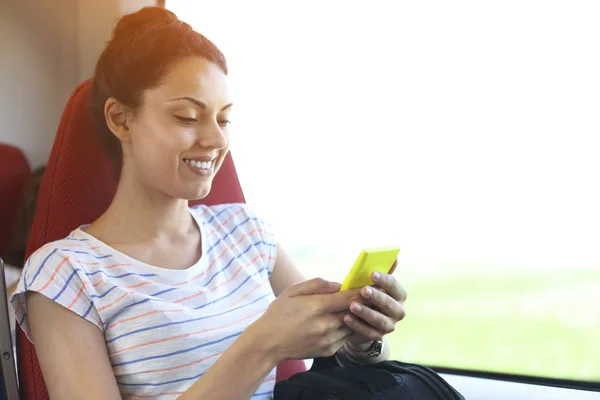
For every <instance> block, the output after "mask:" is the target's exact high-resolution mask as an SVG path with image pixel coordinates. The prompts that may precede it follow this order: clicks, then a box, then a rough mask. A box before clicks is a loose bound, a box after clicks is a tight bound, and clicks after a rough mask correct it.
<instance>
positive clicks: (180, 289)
mask: <svg viewBox="0 0 600 400" xmlns="http://www.w3.org/2000/svg"><path fill="white" fill-rule="evenodd" d="M190 211H191V214H192V215H193V217H194V218H195V219H196V221H197V223H198V226H199V227H200V231H201V237H202V257H201V258H200V260H199V261H198V262H197V263H196V264H195V265H193V266H192V267H190V268H188V269H185V270H171V269H165V268H159V267H155V266H152V265H149V264H145V263H142V262H140V261H137V260H134V259H132V258H131V257H128V256H127V255H125V254H123V253H120V252H119V251H117V250H115V249H113V248H112V247H110V246H108V245H106V244H105V243H103V242H101V241H99V240H97V239H95V238H94V237H93V236H91V235H89V234H87V233H85V231H84V229H85V227H82V228H83V229H82V228H78V229H76V230H75V231H73V232H72V233H71V234H70V235H69V236H68V237H67V238H65V239H62V240H58V241H56V242H52V243H50V244H48V245H46V246H44V247H42V248H41V249H39V250H38V251H36V252H35V253H34V254H33V255H32V256H31V257H30V258H29V260H28V261H27V263H26V267H25V269H24V271H23V275H22V276H21V280H20V282H19V285H18V287H17V290H16V291H15V294H14V295H13V297H12V299H11V303H12V306H13V307H14V308H15V315H16V317H17V321H18V322H19V324H20V326H21V327H22V329H23V330H24V332H25V333H26V334H27V335H28V336H29V323H28V320H27V304H26V301H25V295H24V293H25V292H26V291H28V290H31V291H35V292H39V293H42V294H44V295H45V296H47V297H48V298H50V299H52V300H53V301H55V302H56V303H58V304H60V305H62V306H63V307H66V308H68V309H69V310H71V311H73V312H75V313H76V314H78V315H80V316H81V317H83V318H85V319H86V320H88V321H89V322H91V323H92V324H94V325H96V326H97V327H98V329H100V330H101V331H102V332H103V334H104V338H105V340H106V347H107V349H108V354H109V357H110V363H111V365H112V368H113V371H114V374H115V377H116V379H117V383H118V385H119V389H120V391H121V395H122V397H123V398H124V399H143V398H160V399H170V398H176V397H178V396H179V395H180V394H181V393H183V392H184V391H185V390H186V389H187V388H189V387H190V386H191V385H192V384H193V383H194V382H196V381H197V380H198V378H199V377H201V376H202V375H203V374H204V373H205V372H206V371H207V369H208V368H209V367H210V366H211V365H212V364H213V363H214V362H215V361H216V360H217V359H218V357H219V355H220V354H221V353H222V352H223V351H225V350H226V349H227V348H228V347H229V346H230V345H231V344H232V343H233V341H234V340H235V339H236V338H237V337H238V336H239V335H240V334H241V332H242V331H243V330H244V329H245V328H246V327H247V326H248V325H250V324H251V323H253V322H254V321H255V320H256V319H258V318H259V317H260V316H261V314H262V313H263V312H264V311H265V310H266V308H267V307H268V305H269V304H270V302H272V301H273V300H274V299H275V295H274V294H273V290H272V288H271V285H270V282H269V276H270V275H271V272H272V270H273V266H274V262H275V253H276V245H275V240H274V238H273V235H272V233H271V232H270V231H269V230H268V227H267V226H266V225H265V223H264V222H263V221H261V220H260V219H258V218H257V217H256V216H255V215H253V214H252V213H251V211H249V209H248V208H247V206H245V205H243V204H226V205H219V206H212V207H206V206H197V207H195V208H192V209H190ZM231 375H232V379H235V371H231ZM274 384H275V370H273V371H271V373H270V374H269V375H268V377H267V378H266V379H265V381H264V382H263V383H262V384H261V385H260V387H259V389H258V391H257V392H256V394H255V395H254V396H253V398H256V399H268V398H271V397H272V395H273V387H274Z"/></svg>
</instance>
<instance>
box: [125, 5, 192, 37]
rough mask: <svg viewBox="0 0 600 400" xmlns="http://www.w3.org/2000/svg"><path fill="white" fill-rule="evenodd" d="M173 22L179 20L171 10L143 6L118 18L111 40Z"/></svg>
mask: <svg viewBox="0 0 600 400" xmlns="http://www.w3.org/2000/svg"><path fill="white" fill-rule="evenodd" d="M174 22H176V23H177V22H180V21H179V18H177V16H176V15H175V14H174V13H173V12H171V11H169V10H167V9H164V8H162V7H144V8H142V9H141V10H139V11H137V12H134V13H132V14H128V15H125V16H123V17H122V18H121V19H120V20H119V22H118V23H117V26H116V27H115V29H114V31H113V40H118V39H119V38H121V37H130V36H131V35H134V34H136V33H139V32H143V31H147V30H151V29H154V28H159V27H164V26H167V25H170V24H172V23H174Z"/></svg>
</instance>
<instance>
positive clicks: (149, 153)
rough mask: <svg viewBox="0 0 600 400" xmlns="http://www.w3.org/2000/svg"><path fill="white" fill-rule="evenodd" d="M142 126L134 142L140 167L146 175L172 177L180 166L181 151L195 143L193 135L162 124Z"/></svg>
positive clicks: (136, 161) (136, 160)
mask: <svg viewBox="0 0 600 400" xmlns="http://www.w3.org/2000/svg"><path fill="white" fill-rule="evenodd" d="M140 128H142V129H140V130H139V131H138V133H137V134H136V136H135V138H134V140H133V142H132V147H133V150H134V157H135V163H136V164H137V166H138V168H140V169H141V170H142V172H143V173H144V174H145V175H150V176H154V177H157V176H167V177H171V176H172V175H173V173H175V172H176V169H177V168H178V167H179V158H180V155H181V153H182V152H184V151H185V150H186V149H188V148H189V147H190V146H191V145H192V144H193V135H190V134H187V133H186V132H185V130H177V129H173V128H171V129H168V128H165V127H162V126H160V125H153V126H144V127H140Z"/></svg>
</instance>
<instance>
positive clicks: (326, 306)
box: [321, 289, 362, 313]
mask: <svg viewBox="0 0 600 400" xmlns="http://www.w3.org/2000/svg"><path fill="white" fill-rule="evenodd" d="M361 300H362V295H361V293H360V289H352V290H344V291H343V292H337V293H333V294H325V295H323V296H322V298H321V302H322V307H323V308H322V309H323V311H324V312H332V313H338V312H342V311H348V310H349V309H350V304H352V302H354V301H361Z"/></svg>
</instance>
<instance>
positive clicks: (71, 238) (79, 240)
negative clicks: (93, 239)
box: [65, 236, 90, 242]
mask: <svg viewBox="0 0 600 400" xmlns="http://www.w3.org/2000/svg"><path fill="white" fill-rule="evenodd" d="M65 239H68V240H76V241H78V242H87V241H88V240H90V239H85V238H84V239H77V238H76V237H73V236H67V237H66V238H65Z"/></svg>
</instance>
